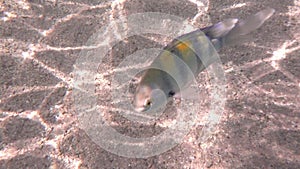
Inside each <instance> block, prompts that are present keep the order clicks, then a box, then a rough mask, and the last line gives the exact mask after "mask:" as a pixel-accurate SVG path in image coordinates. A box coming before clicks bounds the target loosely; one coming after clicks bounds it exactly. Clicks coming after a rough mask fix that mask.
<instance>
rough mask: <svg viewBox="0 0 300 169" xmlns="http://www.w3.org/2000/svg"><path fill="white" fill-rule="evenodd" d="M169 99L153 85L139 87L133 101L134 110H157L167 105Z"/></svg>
mask: <svg viewBox="0 0 300 169" xmlns="http://www.w3.org/2000/svg"><path fill="white" fill-rule="evenodd" d="M166 103H167V97H166V95H165V93H164V92H163V91H162V90H161V89H159V88H157V87H153V86H151V85H147V84H143V85H139V86H138V87H137V89H136V92H135V94H134V99H133V108H134V110H135V111H137V112H146V111H153V110H157V108H161V107H162V106H164V105H166Z"/></svg>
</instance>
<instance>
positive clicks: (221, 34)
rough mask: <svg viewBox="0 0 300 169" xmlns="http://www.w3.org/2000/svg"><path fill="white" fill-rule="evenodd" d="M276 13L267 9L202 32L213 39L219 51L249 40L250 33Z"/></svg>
mask: <svg viewBox="0 0 300 169" xmlns="http://www.w3.org/2000/svg"><path fill="white" fill-rule="evenodd" d="M274 12H275V10H274V9H272V8H269V7H268V8H266V9H264V10H262V11H260V12H258V13H256V14H254V15H252V16H250V17H248V18H247V19H245V20H240V19H227V20H224V21H223V22H219V23H217V24H215V25H213V26H211V27H209V28H204V29H203V30H202V31H204V33H205V34H206V35H207V36H208V37H209V38H211V41H212V43H213V45H214V46H215V47H216V48H217V49H219V48H221V47H223V46H227V45H234V44H238V43H241V41H243V40H245V39H248V38H249V36H247V35H248V34H249V33H251V32H253V31H254V30H256V29H258V28H259V27H260V26H261V25H262V24H263V23H264V22H265V21H266V20H267V19H269V18H270V17H271V16H272V15H273V13H274Z"/></svg>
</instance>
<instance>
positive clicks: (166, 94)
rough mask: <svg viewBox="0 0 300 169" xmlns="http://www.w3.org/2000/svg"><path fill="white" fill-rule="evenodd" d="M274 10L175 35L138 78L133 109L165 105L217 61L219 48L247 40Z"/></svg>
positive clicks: (141, 109) (146, 109)
mask: <svg viewBox="0 0 300 169" xmlns="http://www.w3.org/2000/svg"><path fill="white" fill-rule="evenodd" d="M274 12H275V10H274V9H273V8H270V7H268V8H266V9H264V10H261V11H259V12H258V13H256V14H254V15H252V16H250V17H248V18H246V19H245V20H241V19H236V18H232V19H225V20H223V21H221V22H218V23H216V24H213V25H211V26H208V27H205V28H199V29H197V30H195V31H192V32H190V33H187V34H184V35H181V36H179V37H177V38H175V39H174V40H173V41H171V42H170V43H169V44H168V45H167V46H166V47H164V48H163V50H162V51H161V52H160V53H159V55H158V56H157V57H156V58H155V59H154V60H153V62H152V63H151V64H150V66H149V67H148V68H147V69H146V70H145V71H144V72H143V74H142V76H141V78H140V79H139V81H138V83H137V87H136V90H135V92H134V96H133V101H132V105H133V108H134V110H135V111H137V112H146V111H149V110H151V109H152V108H153V109H154V108H158V107H161V106H162V105H165V104H166V102H168V100H170V99H171V98H172V97H174V96H175V95H176V94H178V93H180V91H181V90H182V89H184V88H186V87H187V86H188V85H189V84H190V82H191V81H192V80H193V78H195V77H196V76H197V75H198V74H199V73H200V72H201V71H203V70H204V69H205V68H207V67H208V66H209V65H211V64H212V63H214V62H215V61H216V59H217V52H218V51H219V50H220V49H222V48H223V47H226V46H230V45H236V44H239V43H241V42H243V41H244V40H247V39H248V38H249V37H248V36H247V35H249V33H251V32H253V31H255V30H256V29H258V28H259V27H261V26H262V25H263V23H264V22H265V21H266V20H267V19H269V18H270V17H271V16H272V15H273V13H274Z"/></svg>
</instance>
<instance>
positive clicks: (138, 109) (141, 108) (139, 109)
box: [134, 107, 149, 112]
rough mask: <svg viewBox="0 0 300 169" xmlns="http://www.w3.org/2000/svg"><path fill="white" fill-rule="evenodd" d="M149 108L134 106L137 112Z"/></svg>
mask: <svg viewBox="0 0 300 169" xmlns="http://www.w3.org/2000/svg"><path fill="white" fill-rule="evenodd" d="M148 109H149V107H136V108H134V110H135V111H137V112H145V111H147V110H148Z"/></svg>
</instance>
